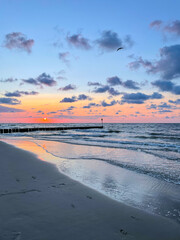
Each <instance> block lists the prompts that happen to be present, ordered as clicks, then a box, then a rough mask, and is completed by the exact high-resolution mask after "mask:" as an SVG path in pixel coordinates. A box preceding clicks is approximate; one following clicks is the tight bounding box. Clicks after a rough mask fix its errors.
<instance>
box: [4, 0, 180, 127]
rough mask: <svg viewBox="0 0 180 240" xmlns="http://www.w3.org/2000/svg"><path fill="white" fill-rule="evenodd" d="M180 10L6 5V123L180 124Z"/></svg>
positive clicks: (158, 1) (111, 1)
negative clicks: (102, 120) (101, 122)
mask: <svg viewBox="0 0 180 240" xmlns="http://www.w3.org/2000/svg"><path fill="white" fill-rule="evenodd" d="M179 9H180V1H179V0H174V1H170V0H151V1H149V0H148V1H144V0H126V1H122V0H98V1H97V0H91V1H88V0H0V16H1V17H0V29H1V31H0V122H1V123H13V122H14V123H45V122H46V123H75V122H78V123H81V122H82V123H83V122H88V123H100V121H101V118H103V119H104V122H112V123H157V122H158V123H161V122H162V123H179V122H180V17H179V16H180V15H179ZM118 48H121V49H120V50H118V51H117V49H118Z"/></svg>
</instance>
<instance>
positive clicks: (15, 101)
mask: <svg viewBox="0 0 180 240" xmlns="http://www.w3.org/2000/svg"><path fill="white" fill-rule="evenodd" d="M0 103H2V104H9V105H18V104H21V101H19V100H18V99H16V98H0Z"/></svg>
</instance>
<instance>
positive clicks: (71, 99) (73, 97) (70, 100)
mask: <svg viewBox="0 0 180 240" xmlns="http://www.w3.org/2000/svg"><path fill="white" fill-rule="evenodd" d="M76 101H77V98H76V97H75V96H72V97H70V98H69V97H65V98H63V99H62V100H61V101H60V103H72V102H76Z"/></svg>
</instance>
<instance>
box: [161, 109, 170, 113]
mask: <svg viewBox="0 0 180 240" xmlns="http://www.w3.org/2000/svg"><path fill="white" fill-rule="evenodd" d="M169 112H172V111H171V110H166V109H165V110H159V113H169Z"/></svg>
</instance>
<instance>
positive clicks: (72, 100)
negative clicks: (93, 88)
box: [60, 94, 92, 103]
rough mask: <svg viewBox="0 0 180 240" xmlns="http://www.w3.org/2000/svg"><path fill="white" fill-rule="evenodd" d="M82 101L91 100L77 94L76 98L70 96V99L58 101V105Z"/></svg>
mask: <svg viewBox="0 0 180 240" xmlns="http://www.w3.org/2000/svg"><path fill="white" fill-rule="evenodd" d="M82 100H92V98H91V97H89V96H87V95H85V94H79V96H78V97H76V96H72V97H70V98H67V97H65V98H63V99H62V100H61V101H60V103H63V102H64V103H68V102H77V101H82Z"/></svg>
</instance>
